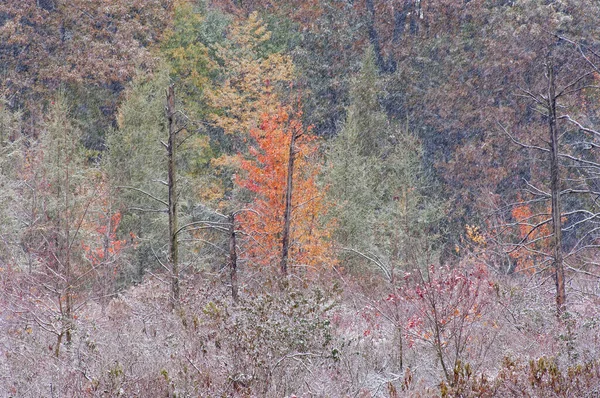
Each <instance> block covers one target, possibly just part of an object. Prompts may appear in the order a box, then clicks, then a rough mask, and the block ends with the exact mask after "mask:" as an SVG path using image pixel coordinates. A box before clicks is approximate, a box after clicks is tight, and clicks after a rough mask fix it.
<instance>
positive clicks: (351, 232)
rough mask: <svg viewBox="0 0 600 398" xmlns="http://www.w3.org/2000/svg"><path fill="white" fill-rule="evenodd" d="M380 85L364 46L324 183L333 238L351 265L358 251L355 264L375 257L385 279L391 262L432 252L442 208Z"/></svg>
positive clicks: (413, 260) (408, 261)
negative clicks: (390, 113) (387, 108)
mask: <svg viewBox="0 0 600 398" xmlns="http://www.w3.org/2000/svg"><path fill="white" fill-rule="evenodd" d="M378 86H379V79H378V74H377V69H376V66H375V60H374V54H373V51H372V50H368V51H367V52H366V53H365V58H364V60H363V68H362V69H361V72H360V74H359V75H358V76H357V77H356V78H355V80H354V82H353V85H352V88H351V90H350V92H351V101H352V102H351V104H350V106H349V108H348V116H347V119H346V123H345V124H344V127H343V129H342V131H341V132H340V134H339V136H338V137H336V138H335V140H334V141H333V144H332V148H331V151H330V154H329V163H330V170H329V175H328V182H329V184H330V190H329V195H330V200H331V201H332V202H333V203H336V204H337V205H336V207H335V209H334V217H335V218H336V221H337V224H338V229H337V231H336V235H335V236H336V239H337V241H338V242H339V243H340V244H341V245H342V246H343V247H344V250H346V251H348V250H350V251H354V254H352V257H354V260H352V261H351V262H350V263H349V264H350V265H351V264H356V261H357V257H356V255H357V254H358V255H360V256H362V259H359V260H358V264H360V263H363V264H365V260H364V259H365V258H367V257H369V258H370V259H376V261H374V262H376V263H377V265H378V266H379V268H384V269H386V270H384V273H386V274H387V277H388V278H389V277H390V272H391V269H392V268H393V267H395V266H401V267H407V266H414V265H417V264H418V263H420V262H422V261H423V262H425V261H427V259H426V258H423V257H422V256H424V255H426V254H430V251H429V247H430V246H431V245H433V242H434V241H435V236H434V231H435V225H436V223H437V222H438V221H439V220H440V218H441V213H442V212H441V211H440V210H441V205H440V204H439V203H438V202H437V201H436V200H435V199H434V198H432V197H428V196H426V186H427V184H428V183H429V181H428V178H427V176H426V173H425V171H424V169H423V166H422V148H421V143H420V141H419V140H418V139H417V137H416V136H414V135H413V134H412V133H411V132H410V131H408V129H402V128H398V127H397V126H396V125H395V124H394V123H392V122H391V121H390V120H388V118H387V116H386V115H385V113H384V112H383V109H382V108H381V105H380V104H379V97H380V94H381V91H380V90H379V89H378ZM356 251H358V252H360V253H357V252H356ZM345 258H346V260H347V261H350V258H351V257H347V256H345ZM421 265H422V264H421Z"/></svg>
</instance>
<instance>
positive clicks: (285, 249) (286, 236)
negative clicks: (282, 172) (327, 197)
mask: <svg viewBox="0 0 600 398" xmlns="http://www.w3.org/2000/svg"><path fill="white" fill-rule="evenodd" d="M297 138H298V137H297V132H296V131H294V129H293V128H292V131H291V137H290V153H289V158H288V168H287V185H286V188H285V211H284V213H283V233H282V239H281V242H282V244H281V246H282V247H281V264H280V268H281V273H282V274H283V275H287V272H288V255H289V250H290V225H291V222H292V221H291V219H292V192H293V190H294V186H293V184H294V159H295V157H296V139H297Z"/></svg>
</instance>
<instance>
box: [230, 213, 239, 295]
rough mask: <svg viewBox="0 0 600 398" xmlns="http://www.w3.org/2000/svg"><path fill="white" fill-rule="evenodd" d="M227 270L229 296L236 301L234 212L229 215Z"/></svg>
mask: <svg viewBox="0 0 600 398" xmlns="http://www.w3.org/2000/svg"><path fill="white" fill-rule="evenodd" d="M229 271H230V276H231V297H232V298H233V301H235V302H236V303H237V301H238V285H237V250H236V242H235V213H231V214H230V215H229Z"/></svg>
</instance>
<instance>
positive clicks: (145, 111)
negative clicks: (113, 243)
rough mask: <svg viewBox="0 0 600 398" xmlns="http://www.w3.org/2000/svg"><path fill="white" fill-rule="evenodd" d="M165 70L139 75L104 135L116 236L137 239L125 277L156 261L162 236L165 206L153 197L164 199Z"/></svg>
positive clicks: (105, 166)
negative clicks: (116, 219)
mask: <svg viewBox="0 0 600 398" xmlns="http://www.w3.org/2000/svg"><path fill="white" fill-rule="evenodd" d="M168 84H169V77H168V74H167V73H166V72H164V71H160V72H157V73H156V74H155V75H154V76H144V75H139V76H138V77H137V78H136V79H135V81H134V82H133V83H132V84H131V86H130V87H129V88H128V91H127V98H126V100H125V101H124V102H123V103H122V105H121V106H120V107H119V114H118V118H117V120H118V129H115V130H111V131H109V132H108V135H107V140H106V141H107V142H106V144H107V147H108V151H107V153H106V154H105V155H104V157H103V166H104V168H105V170H106V171H107V173H108V178H109V181H110V184H111V186H112V187H113V189H114V191H113V195H114V196H115V198H116V205H117V208H119V209H121V211H122V215H123V218H122V221H121V224H120V227H119V229H120V235H121V236H126V235H128V234H129V232H133V233H134V234H135V236H137V237H138V238H139V240H140V245H139V246H138V250H136V251H135V252H134V253H130V256H129V257H128V262H129V264H130V266H128V267H126V271H125V272H126V274H127V275H126V279H131V278H134V280H135V279H139V278H140V277H141V276H142V272H143V269H144V268H146V267H148V266H149V265H150V264H155V263H156V259H155V256H154V253H153V251H156V253H157V254H158V255H159V256H160V255H162V253H161V249H160V248H161V247H162V245H163V244H164V239H166V238H165V236H166V231H167V227H166V223H167V217H166V214H165V209H166V206H164V204H162V203H160V202H159V201H158V200H154V199H152V198H151V197H149V196H148V195H147V194H144V193H142V192H140V191H139V190H142V191H144V192H147V193H149V194H151V195H152V196H154V197H155V198H157V199H160V200H165V199H166V198H167V188H166V186H165V185H164V184H162V183H161V181H166V179H167V177H166V175H167V171H166V156H165V154H166V152H165V150H164V147H162V145H161V143H160V142H161V140H163V141H164V139H165V138H164V137H165V136H166V129H167V127H166V118H165V111H164V104H165V92H166V91H165V90H166V88H167V86H168Z"/></svg>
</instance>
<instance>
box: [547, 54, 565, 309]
mask: <svg viewBox="0 0 600 398" xmlns="http://www.w3.org/2000/svg"><path fill="white" fill-rule="evenodd" d="M547 67H548V131H549V134H550V178H551V182H550V192H551V196H552V232H553V238H554V239H553V242H552V245H553V254H552V256H553V262H554V264H553V267H554V282H555V284H556V314H557V316H558V317H559V318H560V317H561V315H562V314H563V313H564V311H565V309H566V293H565V269H564V259H563V252H562V220H561V202H560V189H561V187H560V169H559V146H558V128H557V124H556V92H555V90H556V88H555V81H554V65H553V64H552V62H551V61H550V60H549V61H548V66H547Z"/></svg>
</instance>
